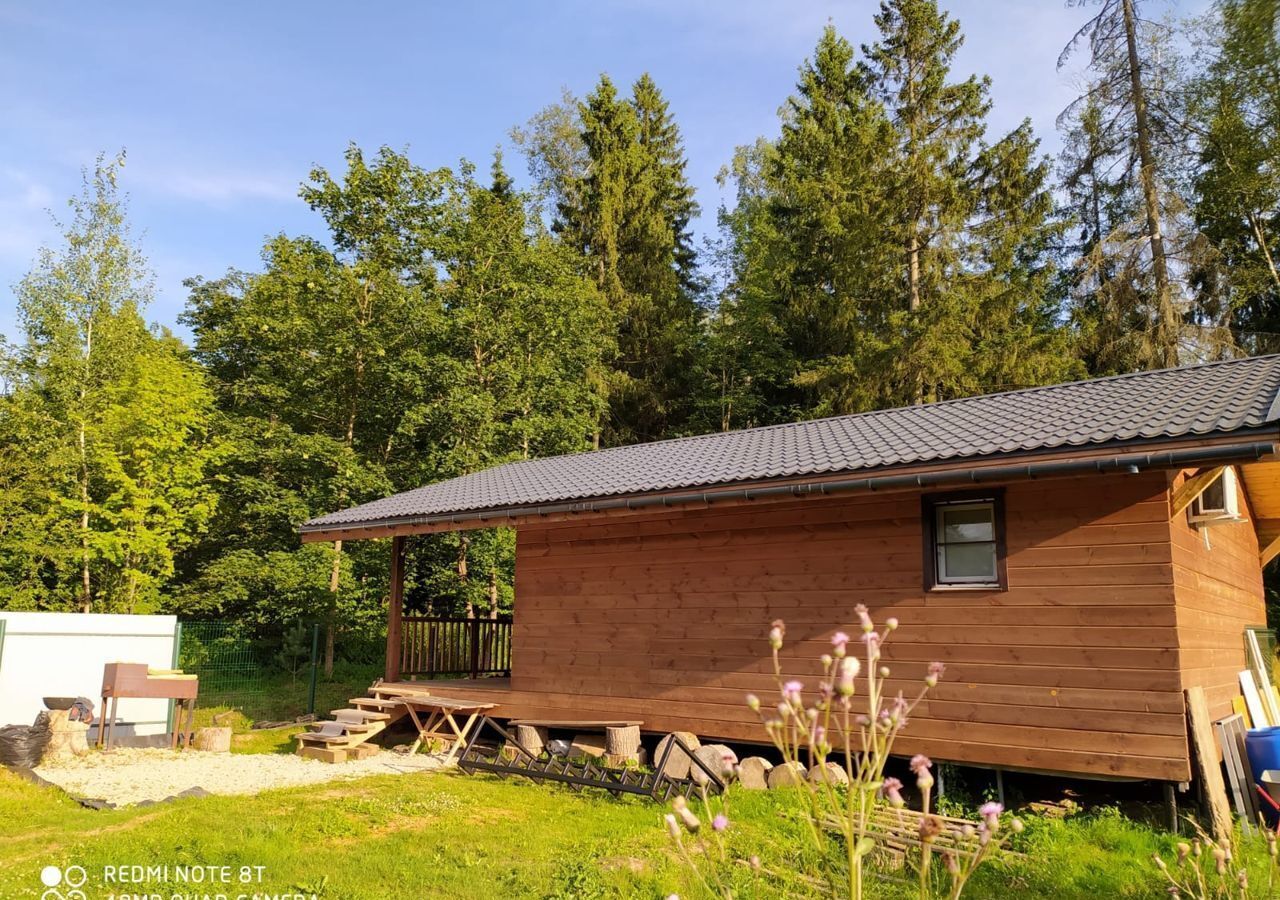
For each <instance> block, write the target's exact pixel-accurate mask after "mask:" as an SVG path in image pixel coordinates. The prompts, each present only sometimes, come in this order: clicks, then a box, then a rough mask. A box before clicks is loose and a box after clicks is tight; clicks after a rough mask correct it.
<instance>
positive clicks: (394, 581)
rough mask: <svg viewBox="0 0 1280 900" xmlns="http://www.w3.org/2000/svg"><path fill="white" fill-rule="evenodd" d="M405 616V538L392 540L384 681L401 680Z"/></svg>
mask: <svg viewBox="0 0 1280 900" xmlns="http://www.w3.org/2000/svg"><path fill="white" fill-rule="evenodd" d="M403 615H404V538H403V537H401V536H400V535H396V536H395V537H393V538H392V539H391V592H390V594H389V595H388V597H387V667H386V671H385V672H384V673H383V681H399V680H400V654H401V652H402V647H401V638H400V618H401V616H403Z"/></svg>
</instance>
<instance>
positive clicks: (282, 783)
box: [35, 748, 442, 806]
mask: <svg viewBox="0 0 1280 900" xmlns="http://www.w3.org/2000/svg"><path fill="white" fill-rule="evenodd" d="M441 765H442V763H441V761H440V760H439V759H437V758H435V757H432V756H427V755H421V754H420V755H418V756H415V757H407V756H404V755H403V754H399V753H391V752H388V751H385V750H384V751H381V752H379V753H378V755H377V756H372V757H370V758H368V759H359V760H352V761H350V762H345V763H325V762H320V761H319V760H316V759H303V758H302V757H300V756H293V755H284V754H279V753H253V754H248V753H234V754H229V753H202V752H200V751H187V752H182V753H179V752H175V751H172V750H155V749H145V750H143V749H131V748H120V749H117V750H113V751H111V752H110V753H96V752H94V753H89V754H87V755H85V756H82V757H78V758H72V759H69V760H67V761H65V762H59V763H58V764H57V765H53V766H47V767H46V766H40V767H39V768H37V769H36V770H35V773H36V774H37V775H39V776H40V777H41V778H43V779H45V780H46V781H51V782H53V783H54V784H56V785H58V786H59V787H61V788H62V789H63V790H65V791H67V792H68V793H69V794H71V795H73V796H75V797H80V798H83V799H89V800H105V801H107V802H108V803H113V804H115V805H116V806H127V805H130V804H134V803H140V802H142V801H144V800H163V799H164V798H166V797H172V796H173V795H174V794H178V793H181V792H182V791H185V790H189V789H190V788H193V787H199V788H203V789H204V790H206V791H208V792H209V793H211V794H256V793H258V792H259V791H265V790H269V789H270V788H280V787H294V786H297V785H303V784H318V783H320V782H325V781H350V780H352V779H355V778H364V777H366V776H369V775H403V774H408V773H411V772H427V771H431V770H433V769H438V768H440V767H441Z"/></svg>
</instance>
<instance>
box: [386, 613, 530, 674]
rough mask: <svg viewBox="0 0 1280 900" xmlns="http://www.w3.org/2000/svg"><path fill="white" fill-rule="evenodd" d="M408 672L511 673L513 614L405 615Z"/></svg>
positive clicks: (403, 638) (403, 660) (403, 662)
mask: <svg viewBox="0 0 1280 900" xmlns="http://www.w3.org/2000/svg"><path fill="white" fill-rule="evenodd" d="M401 629H402V631H401V647H400V662H401V670H402V672H403V674H405V675H461V676H469V677H471V678H476V677H479V676H480V675H510V674H511V631H512V623H511V618H510V617H509V616H508V617H503V618H499V619H487V618H473V619H467V618H463V617H458V616H405V617H403V619H402V620H401Z"/></svg>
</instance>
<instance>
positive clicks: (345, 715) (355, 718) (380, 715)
mask: <svg viewBox="0 0 1280 900" xmlns="http://www.w3.org/2000/svg"><path fill="white" fill-rule="evenodd" d="M329 715H331V716H333V718H334V721H336V722H361V723H362V722H385V721H387V720H388V719H390V718H391V714H390V713H384V712H374V711H373V710H370V709H331V710H329Z"/></svg>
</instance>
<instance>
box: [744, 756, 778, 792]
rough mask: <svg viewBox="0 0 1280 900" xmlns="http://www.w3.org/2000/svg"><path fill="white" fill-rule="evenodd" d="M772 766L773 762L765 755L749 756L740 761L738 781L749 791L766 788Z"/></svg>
mask: <svg viewBox="0 0 1280 900" xmlns="http://www.w3.org/2000/svg"><path fill="white" fill-rule="evenodd" d="M772 768H773V763H771V762H769V760H767V759H765V758H764V757H763V756H748V757H747V758H746V759H744V760H743V761H742V762H740V763H738V783H739V784H741V785H742V786H743V787H744V788H746V789H747V790H749V791H763V790H766V789H768V787H769V771H770V770H771V769H772Z"/></svg>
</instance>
